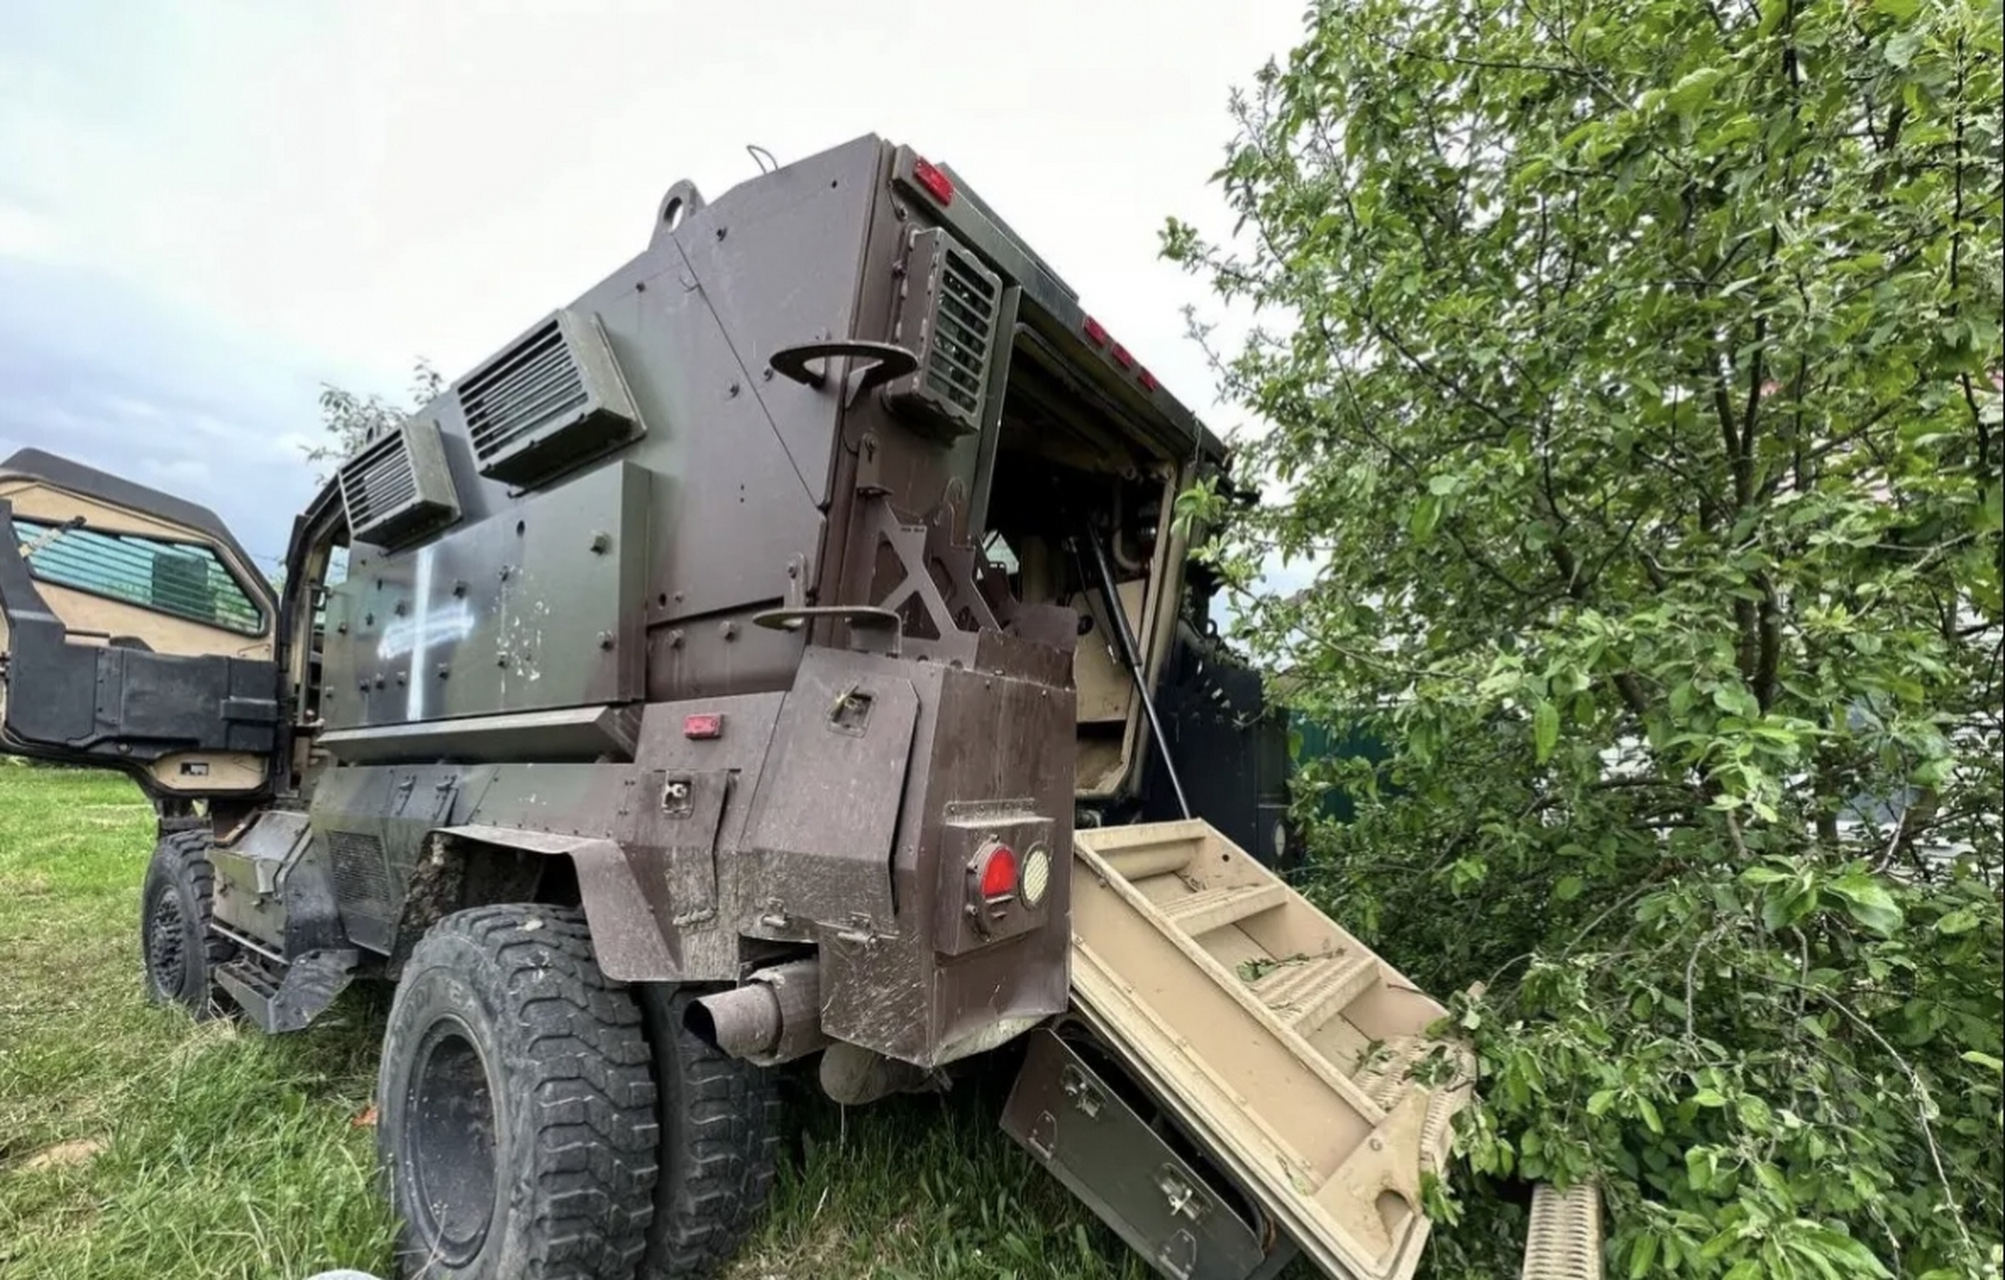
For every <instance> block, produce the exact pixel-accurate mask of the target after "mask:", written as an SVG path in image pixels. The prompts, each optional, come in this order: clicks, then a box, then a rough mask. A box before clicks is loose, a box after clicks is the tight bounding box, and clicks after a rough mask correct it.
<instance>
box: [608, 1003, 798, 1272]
mask: <svg viewBox="0 0 2005 1280" xmlns="http://www.w3.org/2000/svg"><path fill="white" fill-rule="evenodd" d="M695 998H696V997H695V995H694V994H692V993H690V992H687V991H679V990H677V989H676V988H674V987H670V986H649V987H642V988H641V989H640V1003H641V1012H642V1013H643V1015H644V1016H645V1017H646V1020H647V1032H648V1040H649V1042H650V1043H651V1044H652V1045H653V1046H654V1066H655V1088H656V1091H657V1092H658V1093H659V1095H660V1098H661V1179H660V1181H658V1182H657V1183H656V1184H655V1194H654V1222H653V1224H652V1225H651V1226H650V1227H649V1228H648V1238H647V1260H646V1262H645V1263H644V1264H643V1265H642V1267H641V1271H640V1277H639V1280H707V1277H710V1276H713V1275H715V1274H716V1273H717V1272H718V1271H720V1270H722V1269H723V1267H724V1265H725V1264H726V1263H728V1262H729V1261H730V1260H731V1258H732V1257H733V1256H734V1255H735V1254H736V1253H737V1252H738V1250H739V1248H740V1247H741V1246H742V1245H743V1244H744V1243H745V1237H746V1236H748V1235H750V1234H751V1232H752V1229H753V1228H754V1227H756V1226H757V1225H758V1224H759V1218H760V1216H761V1215H762V1213H763V1212H764V1210H765V1207H766V1200H767V1197H768V1196H770V1195H771V1194H772V1190H773V1169H774V1166H775V1164H776V1162H777V1159H778V1156H779V1146H780V1132H781V1106H780V1092H779V1074H778V1072H776V1071H773V1070H771V1069H769V1068H764V1067H757V1066H754V1065H752V1064H751V1063H749V1062H745V1061H743V1060H742V1059H739V1058H733V1057H731V1056H730V1055H729V1054H727V1053H725V1052H724V1051H723V1050H721V1049H718V1048H717V1047H716V1046H714V1045H711V1044H709V1043H707V1042H706V1041H704V1040H703V1039H702V1038H701V1037H699V1036H697V1035H695V1034H694V1033H693V1032H691V1031H690V1030H689V1028H688V1027H687V1026H685V1025H684V1022H683V1020H684V1018H685V1016H686V1015H687V1013H688V1010H689V1006H690V1003H691V1002H692V1001H693V1000H694V999H695Z"/></svg>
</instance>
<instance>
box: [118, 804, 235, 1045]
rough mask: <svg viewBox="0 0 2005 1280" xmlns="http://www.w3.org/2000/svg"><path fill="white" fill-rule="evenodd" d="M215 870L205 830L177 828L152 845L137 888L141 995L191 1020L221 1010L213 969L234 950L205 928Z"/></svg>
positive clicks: (208, 916) (212, 900)
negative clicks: (178, 1008)
mask: <svg viewBox="0 0 2005 1280" xmlns="http://www.w3.org/2000/svg"><path fill="white" fill-rule="evenodd" d="M215 891H216V871H215V868H214V867H212V866H211V865H210V864H209V833H208V832H207V831H202V830H195V831H177V832H174V833H173V834H172V835H168V836H164V837H162V838H161V841H160V843H159V844H156V845H154V846H153V857H152V858H151V859H150V860H149V861H148V862H147V864H146V880H145V883H144V886H143V887H142V888H141V889H140V891H139V955H140V968H141V974H142V979H143V981H144V982H145V984H146V997H147V999H149V1000H151V1001H153V1002H154V1003H155V1004H178V1005H180V1006H181V1007H182V1008H184V1009H186V1010H188V1011H189V1012H190V1013H192V1014H194V1015H195V1017H197V1018H212V1017H215V1016H216V1015H217V1014H218V1013H219V1012H221V1007H220V1006H219V1005H218V1004H217V1002H216V993H215V972H216V969H217V968H218V967H220V966H221V965H223V964H224V963H226V962H227V961H229V960H230V959H231V957H233V956H234V955H235V954H236V948H235V947H234V946H232V945H231V944H230V943H229V941H227V940H226V939H224V938H222V937H220V936H218V935H217V934H216V933H215V932H213V931H212V930H211V929H210V928H209V919H210V913H211V908H212V904H213V902H214V900H215Z"/></svg>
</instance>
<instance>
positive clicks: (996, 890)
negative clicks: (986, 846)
mask: <svg viewBox="0 0 2005 1280" xmlns="http://www.w3.org/2000/svg"><path fill="white" fill-rule="evenodd" d="M1015 892H1016V851H1015V850H1014V849H1012V848H1010V847H1009V846H1008V845H1006V844H999V845H996V846H995V847H994V848H993V849H991V850H989V856H988V859H987V860H986V861H985V862H983V863H982V896H983V897H984V898H1006V897H1008V896H1009V895H1010V894H1012V893H1015Z"/></svg>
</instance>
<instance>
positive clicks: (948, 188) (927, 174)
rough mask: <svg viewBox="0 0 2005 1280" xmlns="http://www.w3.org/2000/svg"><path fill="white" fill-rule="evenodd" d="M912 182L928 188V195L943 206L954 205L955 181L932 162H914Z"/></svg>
mask: <svg viewBox="0 0 2005 1280" xmlns="http://www.w3.org/2000/svg"><path fill="white" fill-rule="evenodd" d="M912 181H914V182H916V183H918V184H919V185H920V186H922V187H924V188H926V194H927V195H929V196H932V197H933V198H934V199H935V200H938V201H939V202H940V203H941V204H943V205H945V204H952V203H954V181H953V179H952V178H949V177H948V176H947V175H946V174H944V173H942V172H940V170H939V169H938V168H937V167H935V166H934V164H933V163H932V161H930V160H914V161H913V162H912Z"/></svg>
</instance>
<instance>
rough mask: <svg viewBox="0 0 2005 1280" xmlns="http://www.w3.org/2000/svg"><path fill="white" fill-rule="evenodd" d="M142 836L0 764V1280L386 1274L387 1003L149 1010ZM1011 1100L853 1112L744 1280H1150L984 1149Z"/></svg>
mask: <svg viewBox="0 0 2005 1280" xmlns="http://www.w3.org/2000/svg"><path fill="white" fill-rule="evenodd" d="M152 823H153V818H152V812H151V810H150V809H148V807H147V806H146V803H145V802H144V800H143V799H142V798H141V797H140V795H139V793H138V792H137V791H136V790H135V789H134V788H133V787H132V786H131V784H129V783H127V782H126V781H124V780H123V779H121V778H118V777H116V776H113V775H107V774H97V773H85V772H79V771H72V770H54V769H37V768H29V767H26V766H22V765H18V764H15V763H13V762H11V761H7V760H5V759H0V1276H5V1277H7V1280H161V1277H173V1280H209V1278H215V1280H226V1278H227V1280H301V1277H304V1276H306V1275H308V1274H310V1273H312V1272H314V1271H317V1270H321V1269H323V1268H327V1267H333V1266H350V1267H359V1268H362V1269H364V1270H372V1271H375V1272H377V1273H378V1274H384V1273H387V1271H388V1268H389V1247H388V1246H389V1239H390V1234H391V1231H392V1228H393V1224H392V1222H391V1221H390V1218H389V1214H388V1213H387V1211H386V1210H385V1208H384V1206H383V1204H382V1202H381V1201H380V1200H379V1198H378V1197H377V1194H376V1187H375V1177H374V1169H375V1135H374V1133H373V1131H372V1130H370V1129H369V1128H367V1127H366V1126H365V1125H363V1124H360V1123H358V1122H359V1121H361V1120H362V1119H363V1117H364V1113H365V1111H366V1110H367V1108H368V1106H369V1101H370V1094H371V1091H372V1089H373V1087H374V1082H375V1081H374V1076H375V1067H376V1043H377V1040H378V1038H379V1036H380V1034H381V1029H382V1019H383V1013H384V1010H385V1009H386V1008H387V1003H386V998H385V996H384V995H383V993H381V992H379V991H373V990H356V991H351V992H350V993H349V994H348V995H347V996H345V997H344V998H343V999H342V1001H341V1002H340V1003H338V1004H337V1005H336V1006H335V1007H334V1008H333V1009H332V1010H330V1011H329V1012H328V1013H327V1014H326V1015H324V1016H323V1017H322V1019H321V1020H320V1021H319V1022H318V1023H316V1024H315V1025H314V1026H313V1027H312V1028H311V1029H309V1030H307V1031H305V1032H301V1033H299V1034H296V1035H292V1036H281V1037H276V1038H272V1039H266V1038H263V1037H261V1036H259V1035H258V1034H257V1033H255V1032H253V1031H249V1030H246V1029H244V1028H242V1027H240V1026H238V1025H236V1024H233V1023H229V1022H210V1023H202V1024H198V1023H196V1022H194V1021H192V1020H191V1019H189V1018H188V1017H186V1016H185V1015H184V1014H182V1013H180V1012H178V1011H176V1010H170V1009H161V1008H157V1007H155V1006H153V1005H150V1004H148V1003H147V1002H146V1000H145V999H144V998H143V997H142V995H141V993H140V984H139V950H138V941H137V938H138V924H137V917H138V906H137V902H138V896H139V883H140V878H141V876H142V875H143V874H144V871H145V867H146V858H147V854H148V852H149V850H150V848H151V844H152ZM1006 1083H1007V1082H1006V1081H1005V1080H1002V1079H1001V1078H999V1077H997V1076H995V1074H994V1073H988V1074H987V1075H982V1076H978V1077H977V1078H976V1079H973V1080H971V1081H969V1082H968V1083H967V1084H966V1085H964V1086H962V1087H957V1089H956V1090H955V1091H954V1092H953V1093H952V1094H950V1095H948V1096H946V1097H918V1098H901V1099H895V1100H893V1101H890V1102H886V1103H881V1104H878V1105H877V1106H874V1107H868V1108H862V1109H852V1110H849V1111H843V1110H841V1109H839V1108H836V1107H834V1106H833V1105H831V1104H829V1103H827V1102H826V1101H825V1100H821V1099H820V1098H819V1095H817V1094H815V1093H813V1091H812V1090H811V1089H810V1088H805V1087H803V1088H796V1089H794V1090H793V1093H794V1096H795V1097H796V1100H797V1101H796V1105H795V1106H794V1107H793V1111H792V1114H793V1119H794V1123H795V1126H796V1127H797V1129H798V1130H799V1137H798V1139H797V1140H796V1141H794V1142H793V1143H791V1144H790V1148H789V1153H788V1157H787V1159H786V1161H785V1163H784V1165H783V1167H782V1169H781V1177H780V1183H779V1187H778V1189H777V1191H776V1193H775V1196H774V1201H773V1212H772V1214H771V1215H770V1217H769V1218H768V1220H767V1223H766V1225H765V1227H764V1228H763V1230H762V1231H761V1232H760V1234H759V1235H758V1237H757V1238H756V1239H755V1240H754V1241H753V1242H752V1244H751V1245H750V1246H749V1247H748V1248H747V1249H746V1251H745V1253H744V1254H743V1256H742V1257H741V1258H740V1259H739V1261H738V1263H737V1264H736V1265H735V1266H734V1267H733V1268H732V1270H731V1272H730V1280H767V1278H768V1277H775V1278H777V1277H795V1276H812V1277H815V1280H852V1278H855V1280H863V1278H865V1277H870V1278H873V1280H875V1278H878V1277H882V1278H885V1280H903V1278H905V1277H911V1278H913V1280H919V1278H921V1277H923V1278H926V1280H932V1278H933V1277H941V1278H946V1280H962V1278H966V1280H975V1278H977V1277H984V1278H986V1277H1022V1278H1024V1280H1030V1278H1032V1277H1040V1278H1042V1277H1051V1278H1053V1280H1145V1277H1147V1276H1149V1275H1151V1274H1152V1273H1151V1272H1149V1271H1148V1269H1147V1268H1145V1267H1144V1266H1143V1265H1142V1264H1141V1263H1140V1261H1139V1260H1138V1259H1136V1258H1134V1257H1133V1256H1131V1255H1130V1254H1128V1253H1127V1252H1126V1251H1125V1250H1124V1249H1123V1248H1122V1247H1121V1245H1120V1244H1119V1242H1118V1241H1117V1240H1115V1238H1114V1237H1113V1235H1112V1234H1111V1233H1109V1232H1108V1231H1106V1230H1105V1229H1104V1228H1102V1227H1101V1226H1100V1225H1099V1224H1098V1223H1097V1222H1094V1221H1093V1219H1092V1217H1091V1215H1090V1214H1089V1213H1088V1212H1087V1211H1086V1210H1085V1209H1084V1208H1083V1207H1082V1206H1080V1205H1079V1204H1078V1203H1077V1202H1076V1201H1074V1200H1072V1199H1071V1197H1070V1196H1068V1195H1067V1194H1066V1193H1065V1191H1064V1190H1063V1189H1062V1188H1061V1187H1059V1185H1058V1184H1057V1183H1056V1182H1055V1181H1053V1180H1052V1179H1051V1178H1050V1177H1048V1176H1047V1175H1046V1174H1044V1173H1043V1172H1042V1171H1041V1170H1039V1169H1038V1168H1037V1167H1036V1166H1035V1165H1033V1164H1031V1163H1030V1161H1029V1160H1028V1159H1026V1158H1025V1157H1024V1156H1023V1155H1021V1154H1020V1153H1019V1152H1018V1151H1017V1149H1016V1148H1015V1147H1014V1146H1013V1145H1011V1143H1010V1142H1009V1140H1008V1139H1007V1138H1005V1137H1004V1136H1003V1135H1002V1134H1001V1133H1000V1132H999V1131H998V1130H997V1129H996V1125H995V1118H996V1114H997V1111H998V1109H999V1107H1000V1105H1001V1098H1002V1091H1003V1089H1004V1088H1005V1087H1006Z"/></svg>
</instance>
